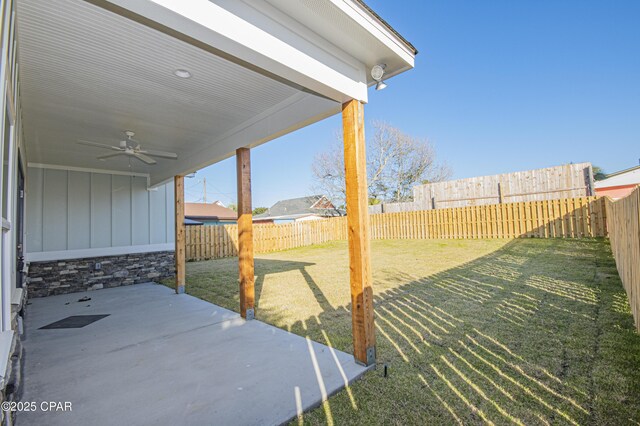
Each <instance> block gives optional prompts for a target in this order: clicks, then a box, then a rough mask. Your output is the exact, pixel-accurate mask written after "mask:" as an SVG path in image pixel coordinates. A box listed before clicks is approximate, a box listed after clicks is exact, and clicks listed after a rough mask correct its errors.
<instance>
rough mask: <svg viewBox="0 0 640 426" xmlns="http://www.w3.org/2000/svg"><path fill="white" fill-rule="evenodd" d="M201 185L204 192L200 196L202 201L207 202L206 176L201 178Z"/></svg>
mask: <svg viewBox="0 0 640 426" xmlns="http://www.w3.org/2000/svg"><path fill="white" fill-rule="evenodd" d="M202 187H203V188H204V194H203V196H202V199H203V200H204V203H205V204H207V178H206V177H203V178H202Z"/></svg>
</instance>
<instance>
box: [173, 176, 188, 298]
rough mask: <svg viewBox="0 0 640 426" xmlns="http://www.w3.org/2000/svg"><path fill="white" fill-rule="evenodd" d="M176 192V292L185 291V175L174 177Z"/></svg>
mask: <svg viewBox="0 0 640 426" xmlns="http://www.w3.org/2000/svg"><path fill="white" fill-rule="evenodd" d="M173 183H174V190H175V191H174V192H175V211H176V212H175V218H176V220H175V229H176V236H175V244H176V251H175V259H176V293H178V294H181V293H184V284H185V276H186V265H185V243H186V235H185V227H184V176H176V177H174V178H173Z"/></svg>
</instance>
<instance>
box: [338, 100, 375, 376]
mask: <svg viewBox="0 0 640 426" xmlns="http://www.w3.org/2000/svg"><path fill="white" fill-rule="evenodd" d="M342 127H343V132H344V166H345V180H346V189H347V194H346V195H347V229H348V238H349V272H350V281H351V322H352V328H353V356H354V358H355V359H356V361H357V362H359V363H362V364H364V365H372V364H374V363H375V361H376V337H375V329H374V324H373V288H372V287H371V283H372V280H373V279H372V276H371V257H370V253H371V250H370V246H369V206H368V205H369V199H368V192H367V157H366V153H365V139H364V106H363V104H362V103H361V102H359V101H357V100H352V101H349V102H346V103H345V104H344V105H342Z"/></svg>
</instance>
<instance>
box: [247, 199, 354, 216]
mask: <svg viewBox="0 0 640 426" xmlns="http://www.w3.org/2000/svg"><path fill="white" fill-rule="evenodd" d="M309 215H314V216H321V217H334V216H344V215H345V212H344V210H340V209H336V208H335V207H334V205H333V204H332V203H331V201H330V200H329V199H328V198H327V197H325V196H324V195H312V196H309V197H300V198H291V199H289V200H281V201H278V202H277V203H275V204H274V205H273V206H271V208H269V210H267V211H266V212H264V213H262V214H259V215H256V216H254V217H253V219H254V220H264V219H296V218H299V217H304V216H309Z"/></svg>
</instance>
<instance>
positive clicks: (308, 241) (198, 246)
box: [186, 217, 347, 261]
mask: <svg viewBox="0 0 640 426" xmlns="http://www.w3.org/2000/svg"><path fill="white" fill-rule="evenodd" d="M186 228H187V230H186V234H187V241H186V251H187V260H189V261H192V260H205V259H219V258H222V257H231V256H237V255H238V226H237V225H219V226H202V225H198V226H187V227H186ZM346 239H347V218H346V217H337V218H332V219H325V220H311V221H304V222H296V223H287V224H281V225H272V224H254V225H253V250H254V251H255V252H256V253H268V252H272V251H279V250H287V249H292V248H296V247H304V246H310V245H313V244H322V243H326V242H329V241H335V240H346Z"/></svg>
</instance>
